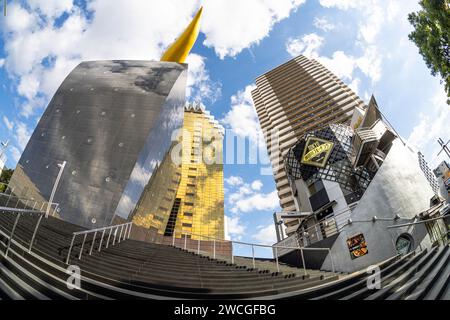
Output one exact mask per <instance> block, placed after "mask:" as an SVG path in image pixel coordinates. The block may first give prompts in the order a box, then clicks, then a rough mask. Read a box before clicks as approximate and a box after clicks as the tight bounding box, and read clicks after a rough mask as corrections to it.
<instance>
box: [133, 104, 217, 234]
mask: <svg viewBox="0 0 450 320" xmlns="http://www.w3.org/2000/svg"><path fill="white" fill-rule="evenodd" d="M223 136H224V129H223V127H222V126H221V125H220V124H219V123H218V121H217V120H215V119H214V117H213V116H211V115H210V113H209V112H208V111H206V110H204V109H203V108H202V107H201V106H200V105H189V106H186V108H185V112H184V120H183V128H182V130H181V131H180V132H179V135H178V141H176V142H174V144H173V145H172V147H171V149H170V151H169V152H168V153H167V154H166V156H165V158H164V160H163V161H162V162H161V163H160V164H159V166H158V168H157V170H156V171H157V172H156V174H154V175H153V176H152V179H151V181H150V182H149V184H148V185H147V187H146V190H145V193H144V196H143V197H142V198H141V201H140V203H139V205H138V206H137V208H136V210H135V212H134V213H133V215H132V221H133V222H134V224H135V225H136V226H139V227H141V228H145V229H149V230H152V231H153V232H154V233H156V234H158V235H160V236H162V235H164V236H168V237H172V236H173V235H174V233H175V237H176V238H180V237H184V235H186V236H187V238H191V239H201V240H208V237H211V238H217V239H223V238H224V190H223V159H222V157H223V155H222V154H223Z"/></svg>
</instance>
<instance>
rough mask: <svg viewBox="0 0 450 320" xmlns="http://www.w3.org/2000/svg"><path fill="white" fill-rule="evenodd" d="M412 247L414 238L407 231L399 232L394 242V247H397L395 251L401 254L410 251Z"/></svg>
mask: <svg viewBox="0 0 450 320" xmlns="http://www.w3.org/2000/svg"><path fill="white" fill-rule="evenodd" d="M413 247H414V239H413V237H412V236H411V235H410V234H408V233H403V234H401V235H400V236H399V237H398V238H397V241H396V242H395V248H396V249H397V252H398V253H399V254H401V255H404V254H407V253H409V252H411V250H412V249H413Z"/></svg>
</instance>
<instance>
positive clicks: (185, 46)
mask: <svg viewBox="0 0 450 320" xmlns="http://www.w3.org/2000/svg"><path fill="white" fill-rule="evenodd" d="M202 10H203V7H201V8H200V10H198V12H197V14H196V15H195V17H194V19H193V20H192V21H191V23H190V24H189V25H188V27H187V28H186V30H184V32H183V33H182V34H181V36H180V37H179V38H178V39H177V40H175V42H174V43H173V44H172V45H171V46H169V48H167V50H166V51H165V52H164V54H163V55H162V57H161V61H171V62H178V63H184V61H185V60H186V57H187V56H188V54H189V52H190V51H191V49H192V47H193V46H194V43H195V41H196V40H197V37H198V33H199V31H200V18H201V16H202Z"/></svg>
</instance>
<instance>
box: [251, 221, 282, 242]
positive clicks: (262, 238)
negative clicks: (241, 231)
mask: <svg viewBox="0 0 450 320" xmlns="http://www.w3.org/2000/svg"><path fill="white" fill-rule="evenodd" d="M252 238H253V239H255V240H256V241H258V242H259V243H263V244H270V245H272V244H274V243H276V242H277V234H276V232H275V226H274V225H273V223H271V224H269V225H267V226H260V227H259V228H258V231H257V232H256V234H254V235H253V236H252Z"/></svg>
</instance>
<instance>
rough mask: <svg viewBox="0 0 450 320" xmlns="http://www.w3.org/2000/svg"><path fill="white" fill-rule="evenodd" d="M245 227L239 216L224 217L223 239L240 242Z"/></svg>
mask: <svg viewBox="0 0 450 320" xmlns="http://www.w3.org/2000/svg"><path fill="white" fill-rule="evenodd" d="M245 230H246V226H245V225H243V224H242V222H241V220H240V218H239V216H234V217H228V216H225V239H226V240H231V239H236V240H240V239H241V238H242V236H243V235H244V234H245Z"/></svg>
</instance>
